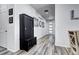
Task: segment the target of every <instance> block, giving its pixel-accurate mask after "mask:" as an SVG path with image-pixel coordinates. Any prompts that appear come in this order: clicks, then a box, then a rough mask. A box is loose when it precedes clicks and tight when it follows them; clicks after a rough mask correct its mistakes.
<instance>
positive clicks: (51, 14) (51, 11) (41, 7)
mask: <svg viewBox="0 0 79 59" xmlns="http://www.w3.org/2000/svg"><path fill="white" fill-rule="evenodd" d="M31 6H32V7H33V8H35V9H36V11H37V12H38V13H40V15H41V16H42V17H44V18H45V19H46V20H47V21H49V20H54V19H55V5H54V4H31ZM45 10H47V12H45Z"/></svg>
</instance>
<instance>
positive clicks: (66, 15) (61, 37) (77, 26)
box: [55, 4, 79, 47]
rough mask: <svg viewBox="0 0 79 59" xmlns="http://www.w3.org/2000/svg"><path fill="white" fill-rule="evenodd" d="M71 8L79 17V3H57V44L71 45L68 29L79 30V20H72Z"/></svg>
mask: <svg viewBox="0 0 79 59" xmlns="http://www.w3.org/2000/svg"><path fill="white" fill-rule="evenodd" d="M71 10H75V11H76V13H75V16H78V17H79V5H75V4H74V5H72V4H71V5H65V4H62V5H61V4H60V5H59V4H57V5H55V25H56V28H55V31H56V35H55V37H56V40H55V45H56V46H63V47H70V45H69V37H68V30H79V20H71V13H70V11H71Z"/></svg>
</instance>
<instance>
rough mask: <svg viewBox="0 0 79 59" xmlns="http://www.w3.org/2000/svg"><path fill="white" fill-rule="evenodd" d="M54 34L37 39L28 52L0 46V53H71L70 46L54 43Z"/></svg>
mask: <svg viewBox="0 0 79 59" xmlns="http://www.w3.org/2000/svg"><path fill="white" fill-rule="evenodd" d="M54 42H55V38H54V35H47V36H44V37H43V38H40V39H39V40H37V45H35V46H34V47H33V48H31V49H30V50H29V51H28V52H26V51H24V50H19V51H17V52H15V53H13V52H11V51H8V50H7V49H6V48H3V47H0V55H72V52H71V49H70V48H65V47H59V46H55V45H54Z"/></svg>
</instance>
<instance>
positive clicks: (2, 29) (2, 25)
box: [0, 11, 8, 47]
mask: <svg viewBox="0 0 79 59" xmlns="http://www.w3.org/2000/svg"><path fill="white" fill-rule="evenodd" d="M7 14H8V13H7V12H6V11H5V12H1V13H0V46H2V47H7V25H8V15H7Z"/></svg>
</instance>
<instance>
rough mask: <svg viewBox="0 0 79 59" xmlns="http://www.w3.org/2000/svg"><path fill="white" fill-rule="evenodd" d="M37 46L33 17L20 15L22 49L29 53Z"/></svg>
mask: <svg viewBox="0 0 79 59" xmlns="http://www.w3.org/2000/svg"><path fill="white" fill-rule="evenodd" d="M35 44H36V37H34V20H33V17H31V16H28V15H26V14H20V49H21V50H26V51H28V50H29V49H30V48H32V47H33V46H34V45H35Z"/></svg>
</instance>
